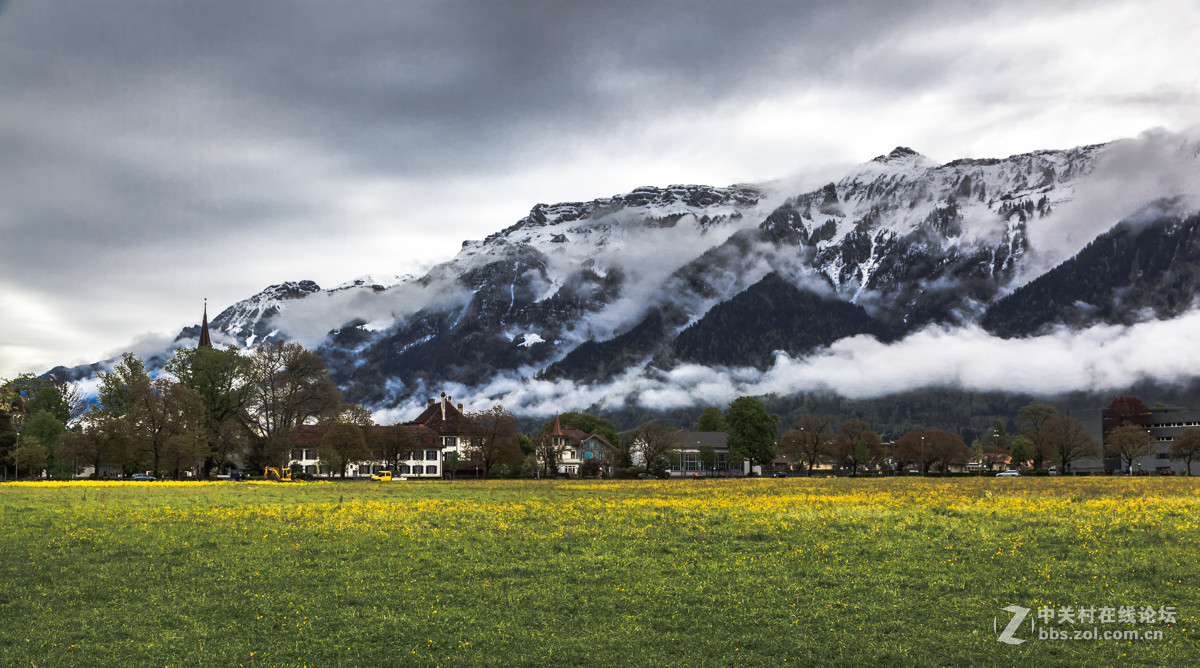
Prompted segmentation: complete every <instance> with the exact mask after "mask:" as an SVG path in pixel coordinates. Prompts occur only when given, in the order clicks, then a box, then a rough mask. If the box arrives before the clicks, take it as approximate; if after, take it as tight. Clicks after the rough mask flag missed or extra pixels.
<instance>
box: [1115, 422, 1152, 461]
mask: <svg viewBox="0 0 1200 668" xmlns="http://www.w3.org/2000/svg"><path fill="white" fill-rule="evenodd" d="M1104 449H1105V452H1106V454H1107V455H1108V456H1109V457H1119V458H1120V459H1121V468H1122V469H1123V470H1127V471H1132V469H1133V462H1134V461H1136V460H1137V459H1139V458H1141V457H1145V456H1146V455H1149V454H1152V453H1153V452H1154V442H1153V441H1151V440H1150V434H1148V433H1146V428H1145V427H1142V426H1139V425H1136V424H1127V425H1124V426H1121V427H1117V428H1116V429H1113V430H1112V431H1111V432H1109V433H1108V439H1107V443H1105V448H1104Z"/></svg>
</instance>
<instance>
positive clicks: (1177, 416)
mask: <svg viewBox="0 0 1200 668" xmlns="http://www.w3.org/2000/svg"><path fill="white" fill-rule="evenodd" d="M1071 417H1073V418H1075V419H1077V420H1079V421H1080V422H1082V423H1083V424H1084V426H1085V427H1087V430H1088V433H1090V434H1091V435H1092V438H1094V439H1096V443H1098V444H1099V446H1100V451H1101V452H1102V453H1103V452H1104V451H1105V448H1104V445H1105V443H1104V438H1105V436H1106V435H1107V434H1106V430H1105V424H1106V422H1107V421H1108V417H1109V415H1108V409H1107V408H1094V409H1089V410H1079V411H1071ZM1136 421H1137V423H1138V424H1141V425H1143V426H1144V427H1145V428H1146V431H1147V433H1149V434H1150V440H1151V441H1152V442H1153V443H1154V444H1155V451H1154V453H1153V454H1150V455H1147V456H1145V457H1140V458H1138V459H1136V460H1134V462H1133V466H1132V467H1130V468H1131V469H1132V470H1130V471H1122V470H1121V467H1122V464H1121V461H1120V459H1119V458H1117V457H1107V456H1101V457H1095V458H1090V459H1084V460H1081V461H1079V462H1078V463H1077V464H1072V465H1071V468H1072V470H1074V471H1076V472H1080V473H1082V472H1089V473H1093V474H1095V473H1108V474H1112V473H1133V474H1138V473H1147V474H1155V473H1159V474H1164V475H1165V474H1168V473H1170V474H1175V475H1179V474H1183V473H1189V472H1186V471H1184V466H1185V465H1184V463H1183V462H1180V461H1172V460H1171V456H1170V452H1171V444H1172V443H1174V442H1175V438H1176V437H1177V436H1179V435H1180V434H1181V433H1183V431H1184V430H1185V429H1194V428H1200V411H1193V410H1188V409H1186V408H1180V407H1178V406H1155V407H1153V408H1150V409H1149V413H1147V414H1145V415H1141V416H1138V417H1137V418H1136ZM1192 469H1193V470H1192V471H1191V472H1190V473H1195V472H1196V471H1197V469H1200V463H1195V464H1193V465H1192Z"/></svg>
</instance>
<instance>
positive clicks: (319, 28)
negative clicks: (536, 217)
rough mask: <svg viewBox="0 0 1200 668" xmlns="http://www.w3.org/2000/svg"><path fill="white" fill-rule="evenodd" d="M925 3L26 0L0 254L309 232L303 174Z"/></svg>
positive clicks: (10, 40)
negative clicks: (257, 233)
mask: <svg viewBox="0 0 1200 668" xmlns="http://www.w3.org/2000/svg"><path fill="white" fill-rule="evenodd" d="M935 7H939V5H938V3H928V2H917V1H908V2H904V1H901V2H817V3H787V2H780V3H773V2H772V3H753V2H751V3H740V2H739V3H726V2H707V3H705V2H657V3H646V4H641V3H614V2H605V3H576V2H491V1H489V2H470V3H463V2H457V3H456V2H410V3H369V4H357V3H355V4H350V5H342V4H330V3H323V2H322V3H317V2H309V3H304V2H290V1H289V2H254V3H244V2H219V1H206V2H164V1H160V0H153V1H145V2H132V1H125V2H116V3H92V2H53V1H48V2H18V3H16V4H14V5H12V6H10V7H8V10H7V11H6V12H5V13H4V15H3V17H2V20H0V63H2V64H0V89H2V90H3V91H4V101H3V103H2V104H3V106H2V107H0V119H3V123H2V124H0V154H2V155H4V157H5V159H4V161H3V163H2V164H0V183H2V184H3V185H0V188H3V191H2V195H3V203H2V204H0V207H3V209H2V210H0V215H2V216H3V218H0V224H3V226H4V228H5V235H6V237H7V238H8V239H9V240H10V241H11V243H9V244H6V248H7V249H8V250H6V251H4V252H3V259H4V264H5V269H4V270H0V271H3V272H4V274H7V276H4V277H6V278H9V279H10V280H13V279H14V277H15V276H16V275H28V274H27V273H26V272H27V271H30V270H32V271H35V272H36V271H37V268H38V267H43V268H44V267H47V266H49V265H51V264H53V262H54V261H63V260H67V261H70V262H76V263H87V262H88V259H89V258H92V259H93V260H94V262H96V263H97V264H98V265H104V264H107V266H108V270H109V271H119V268H118V267H116V266H114V263H113V262H112V258H111V257H106V255H105V254H106V253H122V252H129V251H130V250H131V249H147V250H151V251H153V250H156V249H160V248H162V247H164V246H166V247H169V246H171V245H173V244H181V243H184V244H186V243H195V242H199V241H200V240H203V239H207V240H208V242H209V243H211V242H212V241H213V240H214V239H217V238H221V237H223V236H225V235H235V236H236V235H240V234H242V233H243V231H244V230H245V228H247V227H251V228H254V229H257V230H260V231H263V232H267V231H270V230H287V232H288V233H289V234H294V235H303V234H305V233H310V232H316V231H319V230H322V229H325V228H327V226H328V225H329V221H330V215H331V213H330V210H329V209H330V207H331V203H330V202H329V201H327V200H326V199H325V197H326V196H330V197H336V193H324V192H321V191H320V189H319V188H318V189H314V187H313V184H314V183H321V182H322V181H323V180H328V179H331V178H337V179H342V180H351V179H354V178H356V175H358V176H363V177H375V178H391V179H405V178H409V179H418V180H420V179H437V178H439V177H441V176H444V175H446V174H451V173H453V174H463V173H487V172H489V171H491V170H496V169H504V168H506V167H510V166H512V165H521V164H528V163H531V162H536V161H538V160H541V159H545V158H546V157H547V156H549V155H555V154H562V153H566V154H569V153H570V152H571V151H573V150H574V148H575V145H576V142H578V141H581V140H583V139H586V138H588V137H593V138H594V137H602V136H604V135H605V133H607V132H609V131H611V130H613V129H614V128H616V127H619V126H629V125H636V124H638V123H643V122H651V121H652V120H653V119H654V118H656V117H661V116H662V115H664V114H670V113H673V112H674V111H677V110H679V109H690V108H700V109H703V108H706V107H713V106H716V105H718V104H719V103H720V102H721V101H722V100H728V99H737V98H742V97H745V98H749V99H752V98H754V97H755V96H759V95H765V94H769V93H770V91H771V90H772V89H773V88H776V87H784V86H800V85H803V84H804V83H805V82H808V81H812V80H820V79H829V78H838V77H843V76H846V75H847V74H852V73H847V72H846V71H844V67H845V65H844V62H845V60H844V59H845V57H846V55H847V54H850V53H852V52H854V50H855V49H856V48H859V47H861V46H864V45H867V44H870V43H872V42H873V41H875V40H877V39H878V38H879V37H880V36H881V35H883V34H887V33H892V32H895V31H902V30H904V29H905V26H908V25H912V24H915V23H919V22H921V21H923V20H926V19H927V18H928V16H929V14H930V13H931V12H934V11H935ZM964 7H965V5H963V4H961V3H950V4H942V5H940V8H939V9H936V11H937V12H944V11H953V12H965V11H969V10H967V9H965V8H964ZM30 267H32V268H33V269H30ZM97 268H98V267H97ZM0 276H3V274H0ZM42 278H43V280H44V281H45V282H44V283H43V285H44V287H47V288H59V289H66V288H68V287H69V286H70V285H71V284H72V283H74V282H75V279H74V277H71V276H68V275H65V274H62V273H57V272H53V273H46V274H44V275H43V277H42Z"/></svg>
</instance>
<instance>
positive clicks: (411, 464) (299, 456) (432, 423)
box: [288, 392, 480, 478]
mask: <svg viewBox="0 0 1200 668" xmlns="http://www.w3.org/2000/svg"><path fill="white" fill-rule="evenodd" d="M462 409H463V405H462V404H458V405H457V406H456V405H455V404H454V403H453V400H452V398H451V397H448V396H446V393H445V392H443V393H442V396H441V400H440V401H435V400H434V399H430V400H429V402H428V403H427V404H426V406H425V410H424V411H422V412H421V414H420V415H418V416H417V418H416V419H415V420H412V421H410V422H404V423H401V424H400V425H399V426H401V427H403V428H405V429H407V430H408V431H409V433H411V434H412V435H413V437H414V438H415V439H416V441H417V444H418V446H419V447H418V448H417V449H415V450H414V451H413V452H412V453H411V457H410V458H409V459H407V460H404V461H401V462H400V465H399V466H398V467H397V468H398V470H395V471H392V474H393V475H396V476H405V477H416V478H442V477H444V475H445V473H446V470H445V462H446V458H447V456H448V455H449V454H450V453H451V452H455V453H458V458H459V467H458V471H459V474H460V475H461V474H465V475H468V476H469V475H471V474H472V472H473V471H476V472H478V469H479V468H480V466H478V465H476V466H475V468H474V469H473V468H472V464H473V463H472V461H470V460H468V459H467V455H468V454H469V453H468V448H467V447H466V446H468V445H469V443H470V441H469V438H468V433H469V426H470V420H469V419H468V418H467V417H466V415H465V414H464V413H463V410H462ZM390 428H391V427H384V426H376V427H375V429H390ZM328 430H329V427H328V426H326V425H300V426H298V427H296V428H294V429H292V430H291V432H289V433H288V440H289V441H290V444H291V452H290V457H289V460H290V461H289V462H288V465H289V466H292V467H296V466H299V467H300V468H301V470H302V471H303V472H305V473H309V474H319V473H327V472H326V471H322V470H321V467H320V455H319V452H318V450H319V448H320V444H321V438H322V437H323V436H324V435H325V432H327V431H328ZM389 467H391V463H389V462H378V461H376V462H354V463H352V464H350V465H349V466H348V467H347V471H346V474H347V475H349V476H368V475H371V474H373V473H378V472H379V471H382V470H386V469H388V468H389Z"/></svg>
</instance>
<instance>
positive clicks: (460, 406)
mask: <svg viewBox="0 0 1200 668" xmlns="http://www.w3.org/2000/svg"><path fill="white" fill-rule="evenodd" d="M458 412H459V413H461V412H462V404H459V405H458Z"/></svg>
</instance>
